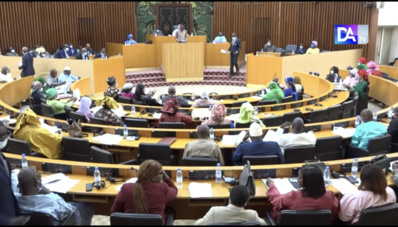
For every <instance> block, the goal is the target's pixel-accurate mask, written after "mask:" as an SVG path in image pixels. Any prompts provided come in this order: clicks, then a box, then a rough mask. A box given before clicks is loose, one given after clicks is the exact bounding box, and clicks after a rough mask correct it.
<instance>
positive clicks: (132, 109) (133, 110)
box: [131, 105, 135, 117]
mask: <svg viewBox="0 0 398 227" xmlns="http://www.w3.org/2000/svg"><path fill="white" fill-rule="evenodd" d="M131 115H132V116H133V117H135V107H134V105H132V106H131Z"/></svg>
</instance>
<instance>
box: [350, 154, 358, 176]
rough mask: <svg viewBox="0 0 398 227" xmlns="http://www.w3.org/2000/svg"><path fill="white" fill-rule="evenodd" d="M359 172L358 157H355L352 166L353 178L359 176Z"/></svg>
mask: <svg viewBox="0 0 398 227" xmlns="http://www.w3.org/2000/svg"><path fill="white" fill-rule="evenodd" d="M357 173H358V158H354V163H352V167H351V176H352V177H353V178H357Z"/></svg>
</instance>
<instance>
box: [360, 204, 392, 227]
mask: <svg viewBox="0 0 398 227" xmlns="http://www.w3.org/2000/svg"><path fill="white" fill-rule="evenodd" d="M397 214H398V203H392V204H391V203H390V204H385V205H383V206H377V207H370V208H367V209H364V210H362V211H361V215H360V216H359V220H358V222H357V225H374V226H383V225H396V224H397V223H398V215H397Z"/></svg>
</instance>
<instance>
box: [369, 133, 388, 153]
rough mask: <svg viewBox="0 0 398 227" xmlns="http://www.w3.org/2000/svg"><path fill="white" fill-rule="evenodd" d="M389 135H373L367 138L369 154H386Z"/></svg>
mask: <svg viewBox="0 0 398 227" xmlns="http://www.w3.org/2000/svg"><path fill="white" fill-rule="evenodd" d="M390 142H391V135H389V134H387V135H385V136H379V137H375V138H372V139H370V140H369V144H368V152H369V155H378V154H387V153H389V152H390Z"/></svg>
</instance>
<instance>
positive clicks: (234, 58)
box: [228, 33, 241, 76]
mask: <svg viewBox="0 0 398 227" xmlns="http://www.w3.org/2000/svg"><path fill="white" fill-rule="evenodd" d="M240 48H241V45H240V39H238V38H237V37H236V34H235V33H232V41H231V45H230V46H229V49H228V51H230V53H231V55H230V59H231V63H230V69H229V76H233V75H234V66H235V67H236V74H238V75H239V66H238V57H239V52H240Z"/></svg>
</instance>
